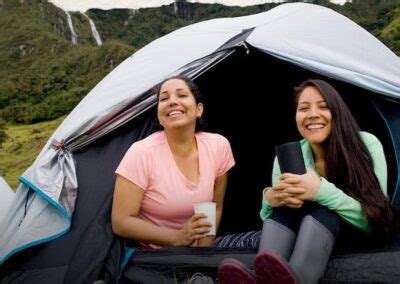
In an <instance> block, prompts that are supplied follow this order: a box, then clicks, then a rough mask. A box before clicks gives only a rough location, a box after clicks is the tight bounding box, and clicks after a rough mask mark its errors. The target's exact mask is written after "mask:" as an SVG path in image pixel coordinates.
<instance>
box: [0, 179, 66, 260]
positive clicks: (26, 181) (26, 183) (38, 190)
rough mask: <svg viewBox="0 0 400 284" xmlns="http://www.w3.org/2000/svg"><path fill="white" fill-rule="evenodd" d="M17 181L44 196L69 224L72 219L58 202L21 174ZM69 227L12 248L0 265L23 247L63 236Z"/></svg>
mask: <svg viewBox="0 0 400 284" xmlns="http://www.w3.org/2000/svg"><path fill="white" fill-rule="evenodd" d="M19 181H20V182H22V183H23V184H25V185H27V186H29V187H30V188H32V189H33V190H34V191H36V192H37V194H39V195H40V196H41V197H42V198H44V199H45V200H46V201H48V202H49V203H50V204H52V205H54V206H55V207H56V208H57V209H58V210H59V211H60V212H61V213H62V214H63V216H64V217H66V218H67V220H68V221H69V223H70V224H71V221H72V220H71V217H70V216H69V215H68V214H67V212H66V211H65V210H64V208H62V207H61V205H60V204H58V203H56V202H55V201H54V200H52V199H51V198H50V197H48V196H47V195H46V194H45V193H44V192H43V191H42V190H40V189H39V188H37V187H36V186H35V185H34V184H32V183H31V182H29V181H28V180H27V179H25V178H24V177H22V176H21V177H19ZM70 228H71V225H69V226H68V228H66V229H65V230H63V231H62V232H60V233H58V234H56V235H53V236H50V237H47V238H44V239H41V240H37V241H34V242H31V243H28V244H25V245H23V246H20V247H19V248H16V249H14V250H12V251H11V252H10V253H9V254H7V255H6V256H5V257H4V258H3V259H2V260H0V265H2V264H3V263H4V262H5V261H6V260H7V259H9V258H10V257H11V256H12V255H14V254H16V253H18V252H20V251H22V250H25V249H27V248H30V247H33V246H37V245H40V244H43V243H46V242H50V241H52V240H55V239H57V238H59V237H61V236H63V235H64V234H66V233H67V232H68V231H69V229H70Z"/></svg>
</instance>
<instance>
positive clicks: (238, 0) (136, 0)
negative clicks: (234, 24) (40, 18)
mask: <svg viewBox="0 0 400 284" xmlns="http://www.w3.org/2000/svg"><path fill="white" fill-rule="evenodd" d="M49 2H51V3H53V4H54V5H56V6H58V7H60V8H61V9H63V10H66V11H81V12H85V11H86V10H88V9H91V8H99V9H103V10H109V9H114V8H125V9H139V8H150V7H159V6H162V5H169V4H171V3H173V2H175V1H174V0H49ZM188 2H197V3H210V4H212V3H218V4H223V5H227V6H251V5H259V4H264V3H271V2H284V1H282V0H189V1H188ZM331 2H332V3H336V4H343V3H345V2H346V0H331Z"/></svg>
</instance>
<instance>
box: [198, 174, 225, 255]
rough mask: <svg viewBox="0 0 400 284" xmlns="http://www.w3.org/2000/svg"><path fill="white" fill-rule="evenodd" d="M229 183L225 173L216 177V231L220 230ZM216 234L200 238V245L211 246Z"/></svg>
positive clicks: (214, 199)
mask: <svg viewBox="0 0 400 284" xmlns="http://www.w3.org/2000/svg"><path fill="white" fill-rule="evenodd" d="M227 183H228V175H227V174H224V175H222V176H219V177H217V178H216V179H215V182H214V198H213V201H214V202H215V203H217V209H216V214H215V219H216V220H215V222H216V232H217V231H218V228H219V224H220V222H221V217H222V209H223V203H224V197H225V189H226V185H227ZM214 239H215V236H208V237H205V238H203V239H200V240H199V242H198V246H199V247H210V246H212V244H213V243H214Z"/></svg>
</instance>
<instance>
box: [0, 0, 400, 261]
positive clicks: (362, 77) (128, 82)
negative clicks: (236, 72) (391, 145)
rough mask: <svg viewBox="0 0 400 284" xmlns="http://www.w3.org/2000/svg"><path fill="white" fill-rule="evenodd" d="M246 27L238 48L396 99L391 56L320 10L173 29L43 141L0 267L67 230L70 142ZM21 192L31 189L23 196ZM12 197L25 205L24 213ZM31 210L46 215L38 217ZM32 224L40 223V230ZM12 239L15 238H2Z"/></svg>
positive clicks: (4, 227) (11, 221) (295, 8)
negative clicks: (248, 47) (244, 45)
mask: <svg viewBox="0 0 400 284" xmlns="http://www.w3.org/2000/svg"><path fill="white" fill-rule="evenodd" d="M248 29H253V30H252V31H251V33H250V34H249V36H248V37H247V39H245V40H244V41H245V43H247V44H250V45H251V46H253V47H255V48H257V49H260V50H261V51H263V52H265V53H268V54H270V55H273V56H276V57H278V58H280V59H283V60H285V61H289V62H292V63H294V64H296V65H299V66H301V67H303V68H306V69H309V70H312V71H315V72H317V73H320V74H323V75H325V76H328V77H331V78H334V79H337V80H341V81H345V82H348V83H351V84H354V85H358V86H360V87H363V88H366V89H369V90H373V91H375V92H377V93H380V94H382V95H383V96H389V97H400V60H399V58H398V57H397V56H396V55H395V54H393V53H392V52H391V51H390V50H389V49H388V48H387V47H385V46H384V45H383V44H382V43H381V42H379V41H378V40H377V39H376V38H374V37H373V36H372V35H371V34H369V33H368V32H366V31H365V30H363V29H362V28H361V27H359V26H358V25H356V24H355V23H353V22H352V21H350V20H349V19H347V18H345V17H343V16H341V15H340V14H338V13H336V12H334V11H332V10H330V9H327V8H324V7H321V6H317V5H311V4H306V3H290V4H283V5H280V6H278V7H276V8H274V9H272V10H270V11H267V12H264V13H260V14H257V15H251V16H246V17H238V18H226V19H215V20H210V21H206V22H202V23H198V24H193V25H190V26H187V27H184V28H181V29H179V30H177V31H175V32H172V33H170V34H168V35H166V36H164V37H161V38H159V39H157V40H155V41H153V42H151V43H150V44H148V45H147V46H145V47H144V48H142V49H141V50H139V51H138V52H136V53H135V54H134V55H132V56H131V57H129V58H128V59H126V60H125V61H124V62H123V63H122V64H121V65H119V66H118V67H117V68H116V69H115V70H114V71H113V72H111V73H110V74H109V75H108V76H106V78H105V79H104V80H102V81H101V82H100V83H99V84H98V85H97V86H96V87H95V88H94V89H93V90H92V91H91V92H90V93H89V94H88V95H87V96H86V97H85V98H84V99H83V100H82V102H81V103H80V104H79V105H78V106H77V107H76V108H75V109H74V110H73V111H72V112H71V114H70V115H69V116H68V117H67V118H66V119H65V121H64V122H63V123H62V125H61V126H60V127H59V128H58V129H57V131H56V132H55V133H54V135H53V136H52V137H51V138H50V139H49V141H48V143H47V144H46V146H45V147H44V148H43V150H42V152H41V153H40V155H39V156H38V158H37V159H36V161H35V162H34V164H33V165H32V166H31V167H30V168H29V169H28V170H27V171H26V172H25V173H24V174H23V175H22V177H21V181H22V182H23V183H24V185H21V186H20V188H19V189H18V193H17V194H18V195H20V197H19V198H15V201H14V206H13V212H11V213H10V214H8V215H7V216H8V218H6V220H5V221H4V222H2V223H1V224H0V232H6V234H0V243H1V244H4V245H2V246H1V247H0V263H1V262H2V261H4V260H5V259H6V258H7V257H8V256H10V255H11V254H12V253H13V252H15V251H18V250H20V249H21V248H24V247H29V246H30V245H33V244H36V243H40V242H43V241H48V240H51V239H54V238H56V237H58V236H59V235H61V234H63V233H64V232H66V231H67V230H68V228H69V226H70V216H71V215H72V213H73V211H74V204H75V198H76V195H77V190H78V185H77V180H76V174H75V163H74V159H73V155H72V153H71V152H70V151H69V148H68V145H69V143H70V142H71V141H73V140H74V139H76V138H77V137H80V138H82V139H83V140H84V139H85V137H86V136H85V135H86V134H87V135H89V134H90V133H93V132H95V131H96V129H95V128H94V126H98V125H101V124H104V123H105V122H107V121H108V120H109V117H112V116H113V114H115V113H118V112H119V111H120V110H122V109H124V108H125V107H126V106H128V105H130V104H132V102H136V100H138V99H139V98H140V97H141V96H142V95H143V94H144V93H146V92H147V91H149V90H150V89H151V88H152V87H153V86H154V85H156V84H157V83H159V82H160V81H162V80H163V79H164V78H166V77H168V76H170V75H171V74H174V73H175V72H177V70H179V69H181V68H182V67H184V66H186V65H188V64H190V63H192V62H194V61H196V60H199V59H201V58H204V57H207V56H210V55H212V54H213V53H215V52H216V50H218V48H219V47H221V46H222V45H224V44H225V43H226V42H228V41H229V40H230V39H232V38H233V37H235V36H237V35H239V34H241V33H242V32H243V30H248ZM154 101H155V100H154V97H148V98H147V99H146V100H143V101H141V102H139V103H138V104H137V105H136V107H137V111H138V112H140V111H142V110H144V109H146V108H148V107H149V106H150V105H152V104H154ZM122 122H123V121H121V123H122ZM114 127H115V126H114ZM88 133H89V134H88ZM60 142H61V144H59V145H58V146H55V144H57V143H60ZM28 188H31V189H33V193H32V194H31V195H30V196H29V194H28V193H26V192H27V191H28V190H27V189H28ZM20 191H22V192H23V193H22V192H20ZM20 198H25V199H29V200H30V207H29V208H28V210H27V211H26V212H24V214H21V212H23V211H24V210H25V207H24V206H22V204H24V203H23V202H22V203H21V200H19V199H20ZM45 204H47V205H49V206H47V207H46V206H45ZM31 208H32V209H31ZM35 208H36V209H38V208H41V210H43V211H46V212H47V213H43V211H42V212H41V214H39V211H37V210H35ZM12 214H13V215H12ZM13 216H25V217H23V218H28V219H29V222H25V224H26V226H23V227H21V226H18V223H19V222H21V220H17V219H16V218H13ZM37 224H43V227H42V228H41V229H40V231H37V227H36V225H37ZM31 231H34V232H35V234H28V235H30V236H31V237H30V238H29V239H26V238H22V236H25V235H26V234H25V233H26V232H31ZM15 235H19V236H21V238H10V236H15ZM4 236H8V238H7V237H4Z"/></svg>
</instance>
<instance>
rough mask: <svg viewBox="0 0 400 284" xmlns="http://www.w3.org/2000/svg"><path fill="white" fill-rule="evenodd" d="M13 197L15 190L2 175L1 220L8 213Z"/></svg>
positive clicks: (0, 179) (0, 180)
mask: <svg viewBox="0 0 400 284" xmlns="http://www.w3.org/2000/svg"><path fill="white" fill-rule="evenodd" d="M13 198H14V191H13V190H12V189H11V187H10V186H9V185H8V183H7V182H6V181H5V180H4V178H3V177H1V176H0V221H1V219H2V218H3V217H4V215H5V214H6V213H7V211H8V208H9V207H10V204H11V201H12V199H13Z"/></svg>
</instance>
